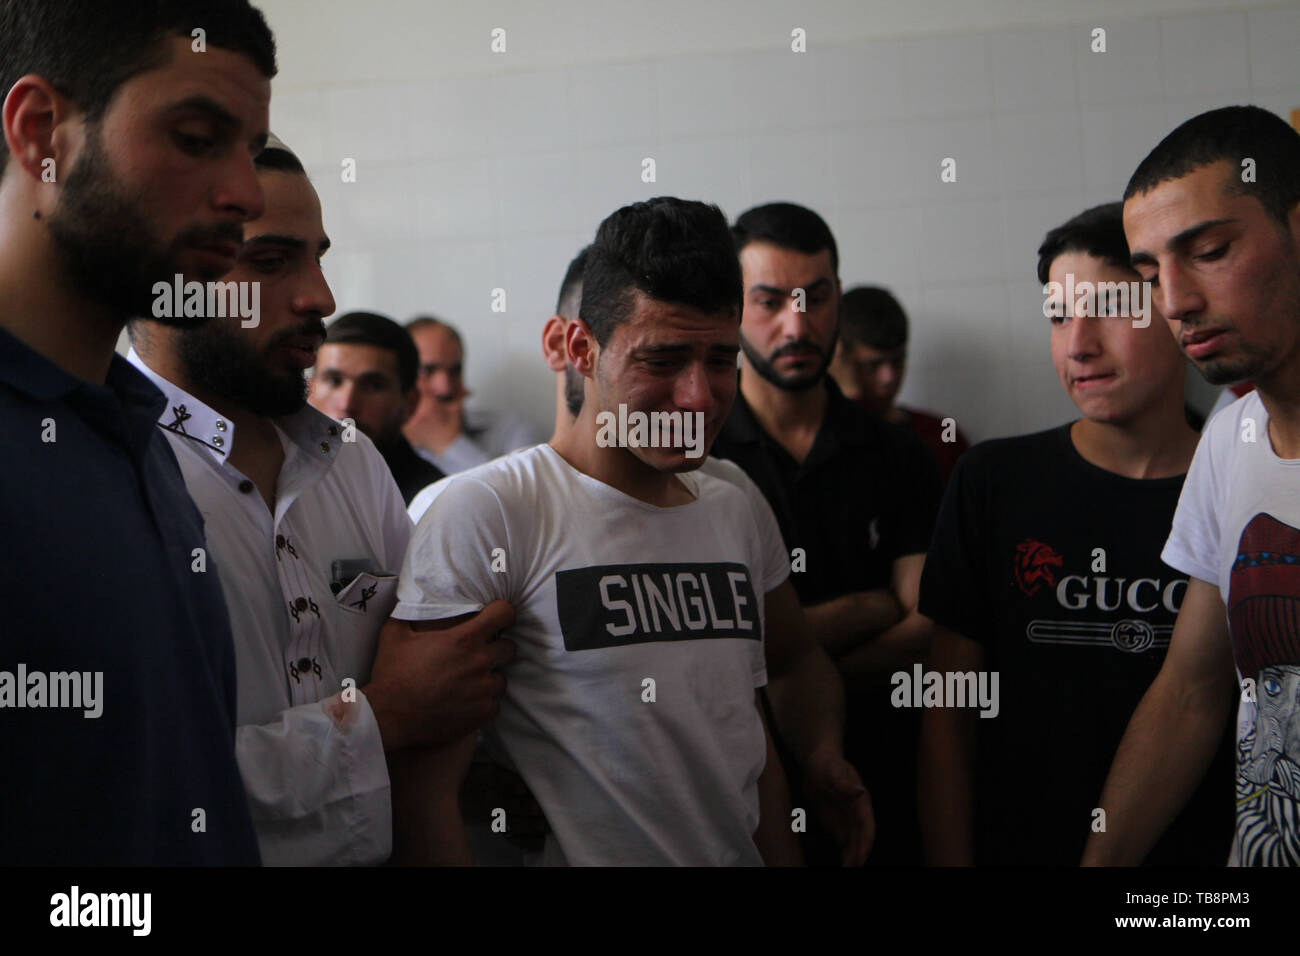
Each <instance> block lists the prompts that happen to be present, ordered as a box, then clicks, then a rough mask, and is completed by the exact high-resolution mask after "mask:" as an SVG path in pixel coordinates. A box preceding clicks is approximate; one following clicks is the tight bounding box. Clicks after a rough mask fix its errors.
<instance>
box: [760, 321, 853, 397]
mask: <svg viewBox="0 0 1300 956" xmlns="http://www.w3.org/2000/svg"><path fill="white" fill-rule="evenodd" d="M740 348H741V351H743V352H744V353H745V360H746V361H748V362H749V364H750V365H751V366H753V368H754V371H755V372H757V373H758V374H759V375H760V376H762V378H763V379H764V380H765V381H768V382H771V383H772V384H773V385H775V386H776V387H777V388H779V389H781V391H783V392H806V391H808V389H810V388H813V387H815V386H817V385H819V384H820V383H821V380H822V378H823V377H824V376H825V375H826V369H827V368H828V367H829V366H830V364H831V356H833V355H834V354H835V340H834V339H832V340H831V343H830V347H829V348H826V349H822V348H820V347H819V346H818V345H816V344H815V343H813V342H810V341H808V340H807V339H799V340H797V341H795V342H787V343H786V344H785V345H782V346H781V347H780V348H778V349H777V350H776V351H774V352H773V353H772V357H771V358H770V359H765V358H763V356H761V355H759V354H758V350H757V349H755V348H754V346H752V345H750V344H749V340H748V339H747V338H745V333H743V332H742V333H741V334H740ZM805 348H812V349H817V351H819V352H821V355H822V360H821V364H820V365H818V366H817V370H816V371H815V372H807V373H804V374H801V375H787V376H784V377H783V376H782V375H781V374H780V373H778V372H777V370H776V368H775V367H774V366H773V362H775V361H776V360H777V359H778V358H780V357H781V356H782V355H784V354H786V353H787V352H793V351H798V350H802V349H805Z"/></svg>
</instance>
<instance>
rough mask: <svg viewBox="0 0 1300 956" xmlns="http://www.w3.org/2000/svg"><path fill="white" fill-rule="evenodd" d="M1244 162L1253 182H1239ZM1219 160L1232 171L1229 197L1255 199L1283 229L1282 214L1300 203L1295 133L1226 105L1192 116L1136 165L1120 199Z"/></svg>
mask: <svg viewBox="0 0 1300 956" xmlns="http://www.w3.org/2000/svg"><path fill="white" fill-rule="evenodd" d="M1246 159H1253V160H1254V166H1255V170H1254V175H1255V181H1254V182H1243V181H1242V178H1241V173H1242V166H1241V164H1242V162H1243V161H1244V160H1246ZM1223 160H1227V161H1228V163H1229V164H1231V165H1232V167H1233V169H1234V170H1235V172H1234V174H1233V175H1232V176H1231V177H1230V178H1229V180H1228V182H1227V183H1225V186H1227V187H1228V188H1229V189H1230V192H1231V193H1232V194H1235V195H1247V196H1254V197H1255V198H1256V199H1258V200H1259V201H1260V204H1261V205H1263V207H1264V210H1265V211H1266V212H1267V213H1268V214H1269V216H1270V217H1272V218H1273V219H1274V220H1275V221H1276V222H1278V223H1279V224H1281V225H1282V226H1283V227H1284V228H1285V227H1287V226H1288V223H1287V215H1288V214H1289V213H1290V212H1291V210H1292V209H1294V208H1295V205H1296V203H1298V202H1300V133H1297V132H1296V131H1295V130H1293V129H1292V128H1291V127H1290V126H1289V125H1287V123H1286V121H1285V120H1283V119H1282V118H1281V117H1279V116H1277V115H1276V114H1274V113H1270V112H1269V111H1268V110H1266V109H1263V108H1261V107H1258V106H1225V107H1223V108H1222V109H1217V110H1210V111H1209V112H1208V113H1201V114H1200V115H1199V116H1193V117H1192V118H1191V119H1189V120H1188V121H1187V122H1185V123H1183V124H1182V125H1181V126H1179V127H1178V128H1177V129H1176V130H1174V131H1173V132H1172V133H1170V134H1169V135H1168V136H1166V137H1165V138H1164V139H1162V140H1161V141H1160V142H1159V143H1158V144H1157V145H1156V148H1155V149H1153V150H1151V152H1150V153H1148V154H1147V157H1146V159H1144V160H1142V162H1141V163H1139V164H1138V168H1137V169H1136V170H1135V171H1134V173H1133V176H1132V178H1131V179H1129V181H1128V187H1127V188H1126V189H1125V190H1124V198H1125V199H1129V198H1131V197H1133V196H1136V195H1138V194H1140V193H1145V192H1149V191H1151V190H1152V189H1154V188H1155V187H1156V186H1158V185H1160V184H1161V183H1163V182H1167V181H1168V180H1171V179H1181V178H1182V177H1184V176H1186V175H1187V174H1188V173H1190V172H1192V171H1193V170H1196V169H1200V168H1201V167H1202V166H1208V165H1210V164H1211V163H1217V162H1221V161H1223Z"/></svg>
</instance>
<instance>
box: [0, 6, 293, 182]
mask: <svg viewBox="0 0 1300 956" xmlns="http://www.w3.org/2000/svg"><path fill="white" fill-rule="evenodd" d="M196 28H202V29H203V30H204V31H205V33H204V42H205V43H206V44H208V45H210V46H213V47H220V48H221V49H223V50H231V51H233V52H236V53H242V54H244V55H245V56H247V57H248V58H249V59H251V60H252V61H253V63H255V64H256V65H257V68H258V69H259V70H261V72H262V74H263V75H264V76H266V77H268V78H270V77H273V76H275V73H276V65H275V39H274V37H273V36H272V35H271V29H270V27H268V26H267V25H266V20H265V19H264V18H263V16H262V14H261V12H260V11H259V10H258V9H257V8H256V7H253V6H251V5H250V4H249V3H248V0H130V2H128V3H113V2H106V0H0V101H3V99H4V98H5V97H6V96H7V95H8V94H9V91H10V90H11V89H13V85H14V84H15V83H16V82H18V80H19V78H20V77H23V76H26V75H27V74H28V73H35V74H37V75H39V76H42V77H44V78H45V79H46V80H47V81H48V82H49V83H50V85H52V86H53V87H55V88H56V89H58V90H59V91H60V92H61V93H63V94H64V95H65V96H67V97H68V98H69V99H70V100H72V102H73V103H75V104H76V105H77V107H78V108H79V109H80V110H81V111H82V112H83V113H84V114H85V117H86V121H87V122H88V123H95V122H97V121H98V120H100V119H101V118H102V117H103V115H104V112H105V111H106V110H107V109H108V105H109V103H110V102H112V100H113V96H114V94H116V93H117V90H118V88H119V87H120V86H121V85H122V84H123V83H125V82H127V81H128V80H130V79H132V78H133V77H135V76H138V75H139V74H141V73H145V72H147V71H149V70H152V69H155V68H157V67H160V66H162V65H163V64H165V63H166V62H167V57H168V51H167V47H166V45H165V43H164V41H165V40H167V39H169V38H170V37H173V36H179V37H187V38H188V37H190V36H191V32H192V31H193V30H194V29H196ZM8 157H9V152H8V149H7V147H6V146H5V142H4V139H3V137H0V173H3V172H4V168H5V162H6V160H7V159H8Z"/></svg>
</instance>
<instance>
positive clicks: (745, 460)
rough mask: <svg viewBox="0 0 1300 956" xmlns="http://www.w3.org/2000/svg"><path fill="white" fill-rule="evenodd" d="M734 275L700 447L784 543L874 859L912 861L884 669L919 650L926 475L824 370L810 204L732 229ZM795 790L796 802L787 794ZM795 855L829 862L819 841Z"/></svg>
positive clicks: (928, 519)
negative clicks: (725, 411) (740, 481)
mask: <svg viewBox="0 0 1300 956" xmlns="http://www.w3.org/2000/svg"><path fill="white" fill-rule="evenodd" d="M732 234H733V236H734V239H735V245H736V248H737V251H738V254H739V256H740V263H741V269H742V272H743V274H744V313H743V315H742V318H741V335H740V345H741V349H742V351H743V354H744V361H743V363H742V365H741V371H740V390H739V394H737V396H736V401H735V404H734V405H733V406H732V409H731V413H730V415H729V417H728V419H727V423H726V425H725V427H724V428H723V430H722V433H721V435H719V437H718V441H717V443H716V445H715V446H714V453H715V454H716V455H717V456H718V457H719V458H729V459H731V460H732V461H734V462H735V463H736V464H737V465H739V466H740V467H741V468H742V469H744V471H745V472H746V473H747V474H748V475H749V477H750V478H751V479H753V481H754V483H755V484H756V485H758V487H759V488H760V489H761V490H762V492H763V494H764V495H765V496H766V497H767V500H768V503H769V504H770V505H771V506H772V510H773V511H775V512H776V517H777V521H778V523H779V525H780V529H781V535H782V537H783V538H784V539H785V544H786V547H787V548H789V549H791V552H792V555H793V559H792V562H791V563H792V569H793V571H794V573H792V574H791V575H790V580H791V581H792V582H793V583H794V586H795V589H796V590H797V591H798V593H799V599H800V601H801V603H802V604H803V606H804V614H805V616H806V619H807V623H808V630H809V632H810V633H811V634H813V635H814V636H815V637H816V638H817V639H819V640H820V641H821V642H822V646H823V647H824V648H825V649H826V651H827V653H829V654H830V656H831V657H832V658H834V659H835V663H836V665H837V666H838V667H839V670H840V674H841V676H842V677H843V678H844V683H845V687H846V689H847V690H848V700H847V719H846V722H845V748H844V749H845V754H846V756H847V757H848V759H849V762H850V763H853V764H854V765H855V766H857V767H858V769H859V771H860V772H861V773H862V777H863V780H864V782H865V783H866V785H867V787H868V788H870V790H871V794H872V802H873V803H874V805H875V809H876V816H877V819H878V820H879V821H880V829H879V833H878V837H877V840H876V848H875V850H873V853H872V858H871V861H872V863H873V864H880V865H888V864H915V863H918V862H919V860H920V846H919V836H918V833H917V829H916V823H915V817H916V814H915V785H914V783H913V778H914V771H913V770H911V769H909V768H912V767H914V766H915V739H916V733H917V721H916V715H915V714H912V713H909V712H906V711H897V710H894V709H892V708H890V707H889V703H888V697H889V695H888V688H889V684H888V679H889V675H890V674H892V673H893V672H894V671H896V670H899V669H906V668H910V667H911V666H912V664H913V663H915V662H917V661H919V660H920V659H921V658H922V656H923V655H924V653H925V635H926V630H925V627H924V622H923V620H922V619H921V618H920V617H919V616H918V615H917V613H916V597H917V590H918V588H919V585H920V578H921V566H922V564H923V562H924V560H925V551H926V548H927V546H928V545H929V540H930V529H931V526H932V524H933V521H934V513H935V509H936V507H937V504H938V497H939V473H938V468H937V466H936V465H935V464H934V462H933V460H932V459H931V457H930V454H929V452H928V451H926V449H925V447H924V446H923V445H922V444H921V443H920V440H919V439H917V438H916V437H915V436H914V435H912V434H911V433H909V432H907V431H906V430H905V429H902V428H900V427H898V426H895V425H890V424H888V423H886V422H884V421H882V420H880V419H879V418H876V417H874V416H871V415H869V414H868V413H867V412H866V411H865V410H864V409H862V408H861V407H859V406H858V405H857V404H856V403H854V402H851V401H850V400H848V399H847V398H845V397H844V395H843V394H842V393H841V392H840V390H839V388H838V387H837V386H836V384H835V382H834V380H833V379H832V378H831V377H830V376H829V375H828V374H827V366H828V365H829V363H830V360H831V356H832V355H833V353H834V350H835V338H836V323H837V314H838V307H839V299H840V280H839V275H838V272H839V259H838V252H837V250H836V245H835V237H834V236H833V235H832V234H831V231H830V228H829V227H828V226H827V225H826V223H825V222H824V221H823V220H822V218H821V217H820V216H818V215H817V214H816V213H815V212H813V211H812V210H810V209H806V208H804V207H803V206H797V205H795V204H793V203H771V204H769V205H765V206H758V207H756V208H754V209H751V210H749V211H748V212H746V213H744V214H743V215H742V216H741V217H740V218H739V219H737V220H736V223H735V225H734V226H733V227H732ZM800 799H801V798H800V797H799V795H798V791H797V788H796V795H795V797H794V800H795V804H796V806H797V805H799V803H800ZM808 855H809V859H810V862H818V861H829V860H831V859H833V858H834V856H833V854H832V853H831V852H830V847H829V845H828V844H827V843H824V842H823V843H820V844H819V845H816V846H813V847H810V848H809V853H808Z"/></svg>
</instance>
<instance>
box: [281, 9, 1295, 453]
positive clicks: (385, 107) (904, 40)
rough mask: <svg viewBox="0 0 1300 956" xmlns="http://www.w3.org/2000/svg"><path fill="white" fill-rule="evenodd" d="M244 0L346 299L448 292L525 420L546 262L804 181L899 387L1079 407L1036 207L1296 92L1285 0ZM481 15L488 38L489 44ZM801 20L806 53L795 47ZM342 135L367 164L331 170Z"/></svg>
mask: <svg viewBox="0 0 1300 956" xmlns="http://www.w3.org/2000/svg"><path fill="white" fill-rule="evenodd" d="M262 6H263V8H264V9H265V11H266V13H267V16H268V19H269V20H270V22H271V25H272V27H273V28H274V29H275V30H276V33H277V38H278V40H279V43H280V49H281V65H282V72H281V75H280V77H278V78H277V79H276V81H275V93H274V97H273V102H272V124H273V127H274V128H275V129H276V131H277V132H278V134H279V135H280V136H282V137H283V138H284V139H286V140H287V141H288V142H289V143H290V144H291V145H293V146H294V147H295V148H296V149H297V150H298V151H299V152H300V153H301V154H302V156H303V158H304V160H305V161H306V163H307V164H308V166H309V168H310V171H311V173H312V175H313V178H314V180H315V181H316V183H317V186H318V188H319V190H320V193H321V200H322V203H323V206H324V210H325V217H326V226H327V228H328V229H329V231H330V232H331V234H332V237H333V239H334V251H332V252H331V253H330V255H329V256H328V257H327V259H326V262H327V264H328V267H327V274H328V276H329V278H330V281H331V283H332V285H333V288H334V292H335V297H336V299H337V300H338V306H339V310H340V311H345V310H348V309H355V308H370V309H377V310H379V311H384V312H388V313H391V314H393V315H395V316H396V317H397V318H399V319H406V318H409V317H410V316H411V315H413V314H415V313H417V312H435V313H437V314H439V315H442V316H444V317H445V318H447V319H449V320H450V321H452V322H454V323H456V324H457V325H459V327H460V328H461V329H462V332H463V333H464V335H465V338H466V340H467V346H468V350H469V357H468V383H469V386H470V387H471V388H472V389H473V390H474V392H475V395H476V399H477V400H478V401H481V402H483V403H485V404H489V405H491V404H507V403H508V404H510V405H512V406H514V407H515V408H516V409H517V410H518V411H520V412H521V413H523V414H525V415H527V416H529V417H530V418H532V419H533V420H534V421H535V423H536V424H537V425H538V426H539V427H540V428H543V429H547V428H549V422H550V419H551V414H552V396H553V379H552V378H551V373H550V372H549V371H548V370H547V369H546V367H545V365H543V363H542V361H541V358H540V352H539V345H538V341H539V338H540V332H541V325H542V322H543V320H544V318H545V317H546V316H547V315H549V313H550V310H551V308H552V306H553V303H554V299H555V294H556V287H557V286H558V284H559V281H560V279H561V277H562V275H563V272H564V268H565V266H566V265H567V263H568V261H569V259H570V257H571V256H572V255H573V253H574V252H576V251H577V249H578V248H579V246H581V245H582V244H583V243H585V242H587V241H589V240H590V238H591V236H592V235H593V234H594V232H595V228H596V225H597V223H598V222H599V220H600V219H601V218H603V217H604V216H605V215H606V214H608V213H609V212H611V211H612V210H613V209H615V208H616V207H617V206H619V205H622V204H623V203H626V202H630V201H633V200H637V199H643V198H647V197H649V196H653V195H659V194H664V193H669V194H675V195H680V196H684V197H689V198H701V199H708V200H710V201H713V202H716V203H718V204H719V205H720V206H722V208H723V210H724V211H725V212H726V213H727V214H728V215H729V216H733V217H734V216H735V215H736V214H738V213H740V212H741V211H743V210H744V209H745V208H747V207H749V206H751V205H754V204H756V203H760V202H765V201H771V200H776V199H788V200H792V201H796V202H802V203H804V204H806V205H809V206H811V207H813V208H815V209H817V211H819V212H820V213H822V215H823V216H825V218H826V219H827V221H828V222H829V223H830V225H831V227H832V229H833V230H834V231H835V233H836V235H837V237H838V239H839V242H840V248H841V275H842V277H843V279H844V282H845V285H846V287H847V286H849V285H852V284H855V283H860V282H874V283H880V284H884V285H887V286H890V287H892V288H893V289H894V290H895V291H896V292H897V293H898V295H899V296H900V298H901V299H902V301H903V304H904V306H905V307H906V308H907V309H908V312H909V314H910V315H911V318H912V323H913V348H912V358H911V369H910V372H909V376H908V380H907V383H906V385H905V388H904V399H905V400H906V401H910V402H913V403H916V404H920V405H923V406H929V407H932V408H935V409H937V410H941V411H944V412H947V413H953V414H956V415H957V417H958V419H959V421H960V422H961V425H962V427H963V428H964V430H965V431H966V432H967V433H968V434H969V435H971V436H972V437H973V438H977V439H979V438H988V437H993V436H996V435H1005V434H1012V433H1016V432H1021V431H1026V430H1029V429H1036V428H1042V427H1047V426H1049V425H1052V424H1054V423H1057V422H1059V421H1061V420H1063V419H1064V418H1066V417H1067V416H1068V415H1070V413H1071V412H1072V410H1073V407H1072V406H1071V405H1070V404H1069V403H1068V401H1067V400H1066V399H1065V398H1064V396H1063V395H1062V394H1061V390H1060V386H1059V385H1058V383H1057V382H1056V380H1055V376H1054V373H1053V372H1052V369H1051V367H1050V364H1049V361H1048V358H1047V342H1046V336H1047V327H1046V325H1045V322H1044V320H1043V319H1042V318H1041V302H1042V299H1041V294H1040V292H1039V288H1038V286H1037V283H1036V281H1035V279H1034V267H1035V256H1034V251H1035V249H1036V248H1037V245H1038V242H1039V241H1040V240H1041V238H1042V235H1043V233H1044V232H1046V230H1047V229H1049V228H1051V227H1052V226H1054V225H1057V224H1058V223H1060V222H1061V221H1063V220H1064V219H1066V218H1067V217H1069V216H1071V215H1073V214H1074V213H1076V212H1079V211H1081V210H1082V209H1083V208H1084V207H1085V206H1088V205H1092V204H1095V203H1099V202H1105V201H1108V200H1111V199H1117V198H1119V195H1120V193H1121V192H1122V190H1123V187H1124V184H1125V182H1126V180H1127V178H1128V175H1129V173H1130V172H1131V171H1132V169H1133V168H1134V166H1135V165H1136V164H1137V162H1138V161H1139V160H1140V159H1141V158H1142V156H1143V155H1145V153H1146V152H1147V151H1148V150H1149V149H1150V148H1151V147H1152V146H1153V145H1154V144H1155V143H1156V142H1157V141H1158V140H1159V139H1160V138H1161V137H1162V136H1163V135H1164V134H1165V133H1167V132H1168V131H1169V130H1170V129H1172V128H1173V126H1174V125H1176V124H1177V123H1178V122H1180V121H1182V120H1183V119H1186V118H1188V117H1189V116H1191V115H1193V114H1194V113H1197V112H1200V111H1202V110H1204V109H1209V108H1212V107H1214V106H1218V105H1222V104H1226V103H1235V102H1255V103H1259V104H1260V105H1263V106H1265V107H1268V108H1270V109H1273V110H1275V111H1277V112H1279V113H1281V114H1282V115H1284V116H1285V115H1287V114H1288V112H1289V110H1290V109H1291V108H1294V107H1297V106H1300V57H1297V55H1296V48H1297V44H1298V43H1300V6H1298V5H1296V4H1284V5H1278V4H1270V3H1251V2H1249V0H1217V2H1215V0H1163V2H1155V0H1151V2H1142V3H1133V2H1131V0H1129V2H1123V3H1121V2H1118V0H1090V2H1089V3H1086V4H1085V3H1083V2H1081V0H1073V2H1070V0H1035V2H1029V0H1025V2H1020V0H997V2H989V3H975V2H965V0H964V2H962V3H957V2H955V0H926V2H903V0H889V2H884V0H877V2H875V3H872V4H866V3H857V2H847V0H805V2H802V3H799V4H794V3H790V2H777V0H748V2H745V3H739V2H735V0H711V2H708V3H699V2H685V0H662V2H660V3H657V4H651V3H647V4H631V3H628V4H606V3H595V2H589V0H552V2H550V3H547V4H522V3H518V2H510V3H500V4H492V5H487V4H477V3H468V2H463V3H438V4H423V3H417V2H414V0H388V2H379V0H372V2H370V3H367V4H364V5H357V4H354V3H350V2H345V0H312V2H310V3H308V2H306V0H263V2H262ZM496 25H502V26H505V27H506V28H507V31H508V50H509V51H511V52H509V53H507V54H506V55H497V56H494V55H492V54H491V53H490V51H489V50H488V48H487V47H488V31H489V30H490V29H491V28H492V27H493V26H496ZM796 26H802V27H803V28H805V29H806V30H807V31H808V52H807V53H803V54H796V53H792V52H791V51H790V49H789V35H790V30H791V29H792V28H793V27H796ZM1097 26H1101V27H1104V28H1105V29H1106V43H1107V51H1106V52H1105V53H1104V54H1103V53H1093V52H1091V51H1090V49H1089V46H1090V43H1091V30H1092V29H1093V28H1094V27H1097ZM936 31H942V32H936ZM344 157H350V158H353V159H355V160H356V161H357V170H358V176H357V182H356V183H347V184H345V183H341V182H340V176H339V169H340V161H341V160H342V159H343V158H344ZM646 157H652V158H653V159H654V160H655V162H656V167H657V182H655V183H653V184H646V183H643V182H642V181H641V169H642V166H641V163H642V160H643V159H644V158H646ZM945 157H953V158H954V159H956V160H957V181H956V182H955V183H951V184H945V183H941V182H940V179H939V164H940V162H941V160H942V159H944V158H945ZM495 288H504V289H506V292H507V309H508V310H507V312H506V313H505V314H504V315H500V314H495V313H493V312H492V311H491V309H490V302H491V294H492V290H493V289H495Z"/></svg>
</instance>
